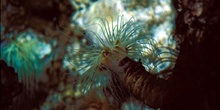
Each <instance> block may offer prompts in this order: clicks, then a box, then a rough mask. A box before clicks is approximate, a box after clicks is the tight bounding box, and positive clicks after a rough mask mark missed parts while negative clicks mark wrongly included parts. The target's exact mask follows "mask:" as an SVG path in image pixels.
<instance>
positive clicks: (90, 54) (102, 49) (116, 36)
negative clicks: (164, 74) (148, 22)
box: [71, 16, 153, 88]
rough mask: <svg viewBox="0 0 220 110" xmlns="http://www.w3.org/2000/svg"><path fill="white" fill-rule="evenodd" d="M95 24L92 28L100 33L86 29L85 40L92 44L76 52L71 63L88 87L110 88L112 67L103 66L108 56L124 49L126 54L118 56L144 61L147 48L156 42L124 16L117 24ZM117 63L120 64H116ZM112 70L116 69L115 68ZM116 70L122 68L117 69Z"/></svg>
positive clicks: (135, 23) (140, 27)
mask: <svg viewBox="0 0 220 110" xmlns="http://www.w3.org/2000/svg"><path fill="white" fill-rule="evenodd" d="M95 21H96V22H95V23H94V24H93V25H90V26H91V27H92V29H94V28H95V29H98V31H92V30H91V28H90V30H86V35H85V37H86V38H87V39H88V41H89V45H81V47H80V48H78V49H75V50H74V52H73V53H74V56H73V57H72V59H71V61H72V64H73V66H74V67H75V68H76V70H77V72H78V73H79V74H80V75H81V81H83V82H88V83H85V85H86V86H88V84H91V85H89V87H88V88H90V87H91V86H93V87H94V86H103V85H106V84H107V82H108V79H109V77H110V75H109V73H110V70H109V69H108V68H109V67H108V66H113V65H107V66H106V65H105V66H104V65H103V63H108V61H105V58H106V56H108V54H109V53H111V52H112V51H114V50H117V49H121V51H115V52H122V53H123V52H124V54H123V56H120V55H122V54H119V56H116V57H114V58H115V59H117V58H122V57H124V56H128V57H130V58H132V59H140V58H142V56H143V48H146V46H145V45H141V44H143V43H144V44H151V43H152V41H153V39H152V38H150V37H146V34H144V32H143V29H144V28H143V27H144V26H143V25H141V24H140V23H139V22H137V21H135V20H134V19H133V18H131V19H130V20H128V21H125V20H124V19H123V16H121V17H118V19H117V20H116V22H114V21H112V22H109V21H108V20H107V19H105V18H96V19H95ZM114 63H115V64H117V61H116V62H114ZM111 68H112V67H111ZM115 69H118V68H117V66H115Z"/></svg>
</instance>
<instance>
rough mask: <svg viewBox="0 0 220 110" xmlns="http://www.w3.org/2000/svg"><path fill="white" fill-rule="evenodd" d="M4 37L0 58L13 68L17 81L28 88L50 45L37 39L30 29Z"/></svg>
mask: <svg viewBox="0 0 220 110" xmlns="http://www.w3.org/2000/svg"><path fill="white" fill-rule="evenodd" d="M4 38H5V39H2V42H1V59H2V60H5V61H6V63H7V64H8V65H9V66H12V67H14V68H15V72H16V73H17V74H18V79H19V81H21V82H22V83H24V87H25V88H26V89H30V88H31V87H33V86H34V84H35V81H36V78H37V77H38V76H39V75H40V73H41V68H42V66H43V63H42V60H41V59H42V58H43V57H44V56H45V55H46V54H48V52H50V46H48V45H46V44H45V43H42V42H40V41H38V39H37V37H36V34H34V33H33V32H32V31H27V32H22V33H10V34H6V35H5V37H4ZM48 48H49V51H47V49H48Z"/></svg>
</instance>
